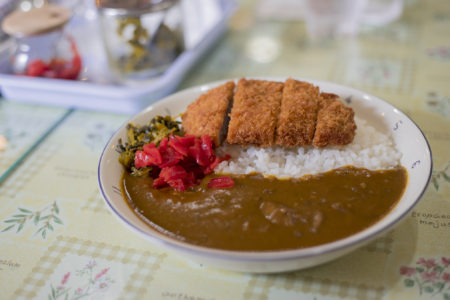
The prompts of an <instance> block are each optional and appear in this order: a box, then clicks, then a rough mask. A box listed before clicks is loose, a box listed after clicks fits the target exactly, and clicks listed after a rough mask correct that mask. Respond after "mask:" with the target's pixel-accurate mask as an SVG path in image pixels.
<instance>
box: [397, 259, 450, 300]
mask: <svg viewBox="0 0 450 300" xmlns="http://www.w3.org/2000/svg"><path fill="white" fill-rule="evenodd" d="M449 265H450V257H441V259H440V260H438V259H434V258H430V259H425V258H423V257H421V258H420V259H419V260H418V261H417V262H416V264H415V266H412V267H411V266H401V267H400V270H399V272H400V275H402V276H404V277H405V278H404V280H403V284H404V285H405V287H406V288H414V287H416V288H418V289H419V294H420V295H424V294H428V295H429V296H437V295H442V297H443V299H450V268H449Z"/></svg>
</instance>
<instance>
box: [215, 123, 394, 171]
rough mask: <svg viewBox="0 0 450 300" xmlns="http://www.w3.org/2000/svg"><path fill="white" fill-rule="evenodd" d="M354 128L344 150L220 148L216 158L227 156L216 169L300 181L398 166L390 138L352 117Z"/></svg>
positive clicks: (337, 147) (338, 147)
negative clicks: (348, 170)
mask: <svg viewBox="0 0 450 300" xmlns="http://www.w3.org/2000/svg"><path fill="white" fill-rule="evenodd" d="M355 122H356V125H357V131H356V136H355V138H354V140H353V142H352V143H351V144H349V145H346V146H332V147H325V148H321V149H317V148H314V147H298V148H291V149H288V148H282V147H270V148H259V147H253V146H252V147H247V148H244V147H242V146H238V145H227V144H225V145H223V146H221V147H220V148H218V152H219V154H220V155H223V154H226V153H227V154H230V155H231V157H232V158H231V159H230V160H229V161H224V162H222V163H221V164H220V165H219V166H218V167H217V169H216V171H217V172H220V173H228V174H249V173H254V172H256V173H261V174H264V175H273V176H276V177H279V178H286V177H297V178H298V177H301V176H304V175H307V174H311V175H313V174H317V173H321V172H326V171H329V170H332V169H336V168H339V167H344V166H348V165H352V166H355V167H359V168H366V169H369V170H378V169H389V168H392V167H395V166H397V165H399V164H400V159H401V153H400V152H399V151H397V149H396V148H395V144H394V141H393V140H392V137H390V136H388V135H386V134H383V133H381V132H378V131H377V130H376V129H375V128H373V127H372V126H370V125H369V124H367V122H366V121H365V120H363V119H359V118H357V117H355Z"/></svg>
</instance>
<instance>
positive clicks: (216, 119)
mask: <svg viewBox="0 0 450 300" xmlns="http://www.w3.org/2000/svg"><path fill="white" fill-rule="evenodd" d="M234 87H235V83H234V81H229V82H227V83H224V84H222V85H219V86H218V87H216V88H213V89H211V90H209V91H207V92H206V93H205V94H202V95H200V97H198V98H197V99H196V100H195V101H194V102H193V103H191V104H190V105H189V106H188V107H187V109H186V112H185V113H184V114H183V116H182V120H183V129H184V132H185V133H186V134H191V135H194V136H197V137H200V136H202V135H209V137H210V138H211V140H212V141H213V142H214V143H215V144H216V146H218V145H220V143H221V142H222V140H223V138H224V137H225V135H226V132H224V131H223V130H224V128H225V127H226V126H224V124H225V123H226V117H227V113H228V108H229V106H230V104H231V102H232V99H233V93H234Z"/></svg>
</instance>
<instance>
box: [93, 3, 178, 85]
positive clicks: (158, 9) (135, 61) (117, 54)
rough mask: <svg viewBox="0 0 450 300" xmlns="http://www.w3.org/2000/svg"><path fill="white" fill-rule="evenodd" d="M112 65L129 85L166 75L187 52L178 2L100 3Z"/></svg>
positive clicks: (123, 81)
mask: <svg viewBox="0 0 450 300" xmlns="http://www.w3.org/2000/svg"><path fill="white" fill-rule="evenodd" d="M96 4H97V8H98V12H99V15H100V22H101V29H102V31H101V32H102V38H103V41H104V45H105V50H106V53H107V56H108V62H109V66H110V68H111V71H112V72H113V74H114V75H115V77H116V79H117V80H118V81H119V82H121V83H125V84H132V83H139V82H143V81H144V82H145V80H146V79H151V78H152V77H154V76H157V75H159V74H161V73H162V72H164V71H165V70H166V69H167V68H168V67H169V66H170V65H171V64H172V62H173V61H174V60H175V59H176V58H177V57H178V56H179V55H180V53H182V51H183V50H184V37H183V28H182V15H181V10H180V4H179V1H178V0H140V1H135V0H120V1H119V0H97V2H96Z"/></svg>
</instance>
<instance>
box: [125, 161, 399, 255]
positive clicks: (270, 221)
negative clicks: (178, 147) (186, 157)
mask: <svg viewBox="0 0 450 300" xmlns="http://www.w3.org/2000/svg"><path fill="white" fill-rule="evenodd" d="M215 176H218V175H215V174H213V175H208V176H207V177H206V178H205V179H204V180H203V181H202V183H201V184H200V185H198V186H195V187H192V188H190V189H188V190H186V191H184V192H179V191H175V190H173V189H170V188H163V189H154V188H152V181H153V179H152V178H148V177H135V176H132V175H130V174H129V173H128V172H124V175H123V180H122V188H123V193H124V197H125V199H126V200H127V201H128V203H129V205H130V206H131V207H132V208H133V209H134V211H135V212H136V213H137V215H138V216H139V217H141V218H142V219H144V220H145V221H146V222H148V224H149V225H150V226H152V227H153V228H155V229H156V230H158V231H160V232H162V233H163V234H166V235H168V236H171V237H174V238H176V239H179V240H182V241H185V242H188V243H192V244H196V245H201V246H205V247H211V248H219V249H227V250H245V251H255V250H258V251H267V250H282V249H294V248H304V247H311V246H316V245H320V244H325V243H329V242H332V241H335V240H338V239H342V238H345V237H348V236H350V235H352V234H354V233H356V232H359V231H361V230H363V229H365V228H367V227H369V226H371V225H372V224H374V223H376V222H377V221H379V220H380V219H382V218H383V216H385V215H386V214H387V213H388V212H389V211H390V210H391V209H392V208H393V207H394V206H395V205H396V204H397V202H398V201H399V199H400V198H401V196H402V194H403V192H404V189H405V187H406V184H407V172H406V170H405V169H404V168H403V167H396V168H393V169H389V170H377V171H369V170H367V169H361V168H355V167H343V168H339V169H335V170H331V171H329V172H326V173H322V174H318V175H310V176H305V177H302V178H300V179H285V180H281V179H277V178H265V177H263V176H261V175H259V174H253V175H232V176H231V177H232V178H233V180H234V182H235V184H234V186H233V187H231V188H225V189H210V188H208V187H207V182H208V180H209V179H210V178H211V177H215Z"/></svg>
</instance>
